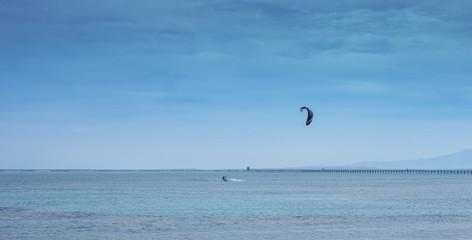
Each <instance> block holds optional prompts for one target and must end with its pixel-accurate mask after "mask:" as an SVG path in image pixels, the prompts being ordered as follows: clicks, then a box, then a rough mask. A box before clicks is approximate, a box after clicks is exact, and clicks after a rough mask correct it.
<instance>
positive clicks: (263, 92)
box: [0, 0, 472, 169]
mask: <svg viewBox="0 0 472 240" xmlns="http://www.w3.org/2000/svg"><path fill="white" fill-rule="evenodd" d="M471 11H472V1H467V0H463V1H462V0H458V1H443V0H430V1H423V0H391V1H378V0H356V1H348V0H337V1H332V0H293V1H281V0H247V1H244V0H242V1H234V0H221V1H215V0H188V1H186V0H182V1H174V0H159V1H150V0H133V1H126V0H93V1H92V0H79V1H63V0H42V1H37V0H0V169H182V168H196V169H245V168H246V167H247V166H250V167H251V168H282V167H306V166H336V165H344V164H350V163H355V162H361V161H396V160H405V159H415V158H427V157H435V156H440V155H445V154H449V153H452V152H458V151H461V150H462V149H467V148H472V141H471V140H472V139H471V137H470V136H472V124H471V121H472V107H471V105H472V15H471V14H470V12H471ZM303 106H306V107H309V108H310V109H312V110H313V112H314V115H315V117H314V120H313V122H312V124H311V125H310V126H305V120H306V112H303V113H301V112H300V111H299V109H300V107H303Z"/></svg>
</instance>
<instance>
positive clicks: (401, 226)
mask: <svg viewBox="0 0 472 240" xmlns="http://www.w3.org/2000/svg"><path fill="white" fill-rule="evenodd" d="M223 175H226V176H228V180H229V181H228V182H224V181H222V180H221V176H223ZM470 206H472V175H427V174H347V173H345V174H342V173H339V174H332V173H263V172H252V171H249V172H247V171H228V172H224V171H59V172H52V171H44V172H19V171H2V172H0V232H1V235H2V239H3V238H4V239H54V238H61V239H62V238H68V239H215V238H225V239H472V208H471V207H470Z"/></svg>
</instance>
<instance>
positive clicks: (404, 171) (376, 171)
mask: <svg viewBox="0 0 472 240" xmlns="http://www.w3.org/2000/svg"><path fill="white" fill-rule="evenodd" d="M251 172H281V173H352V174H359V173H362V174H367V173H369V174H372V173H373V174H472V169H466V170H427V169H310V170H308V169H251Z"/></svg>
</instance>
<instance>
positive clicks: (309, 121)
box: [300, 107, 313, 126]
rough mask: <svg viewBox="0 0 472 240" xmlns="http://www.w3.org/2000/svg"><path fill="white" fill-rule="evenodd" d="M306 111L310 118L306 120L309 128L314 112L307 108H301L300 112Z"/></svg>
mask: <svg viewBox="0 0 472 240" xmlns="http://www.w3.org/2000/svg"><path fill="white" fill-rule="evenodd" d="M305 109H306V110H307V111H308V117H307V119H306V125H307V126H308V125H310V123H311V120H313V112H312V111H311V110H310V109H309V108H307V107H302V108H300V112H303V111H304V110H305Z"/></svg>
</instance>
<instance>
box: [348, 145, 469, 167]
mask: <svg viewBox="0 0 472 240" xmlns="http://www.w3.org/2000/svg"><path fill="white" fill-rule="evenodd" d="M353 167H354V168H379V169H406V168H409V169H472V149H465V150H462V151H460V152H457V153H452V154H449V155H445V156H439V157H435V158H421V159H413V160H403V161H394V162H360V163H354V164H350V165H347V166H346V168H353Z"/></svg>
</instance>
